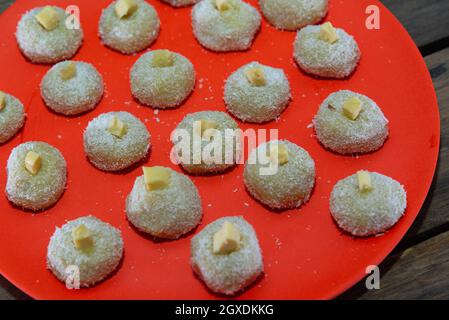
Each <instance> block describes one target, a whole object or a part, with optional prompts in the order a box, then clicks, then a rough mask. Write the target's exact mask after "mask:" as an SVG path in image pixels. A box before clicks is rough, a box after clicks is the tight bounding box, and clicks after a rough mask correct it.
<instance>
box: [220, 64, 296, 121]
mask: <svg viewBox="0 0 449 320" xmlns="http://www.w3.org/2000/svg"><path fill="white" fill-rule="evenodd" d="M254 68H260V69H262V70H263V74H264V79H265V84H264V85H263V86H254V85H252V84H251V83H250V82H249V81H248V78H247V76H246V71H247V70H252V69H254ZM290 98H291V94H290V83H289V81H288V79H287V77H286V75H285V73H284V70H282V69H278V68H272V67H269V66H265V65H262V64H260V63H259V62H251V63H249V64H247V65H244V66H242V67H240V68H239V69H238V70H237V71H235V72H234V73H232V74H231V75H230V76H229V78H228V79H227V80H226V83H225V89H224V100H225V103H226V107H227V109H228V111H229V112H230V113H232V114H233V115H234V116H235V117H236V118H238V119H240V120H242V121H245V122H254V123H263V122H268V121H271V120H274V119H276V118H278V117H279V116H280V115H281V113H282V112H283V111H284V110H285V108H286V107H287V106H288V104H289V102H290Z"/></svg>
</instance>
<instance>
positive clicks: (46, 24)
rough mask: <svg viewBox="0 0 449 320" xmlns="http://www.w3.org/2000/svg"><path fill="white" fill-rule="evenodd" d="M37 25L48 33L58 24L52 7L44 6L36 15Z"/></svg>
mask: <svg viewBox="0 0 449 320" xmlns="http://www.w3.org/2000/svg"><path fill="white" fill-rule="evenodd" d="M36 19H37V21H38V22H39V24H40V25H41V26H42V27H43V28H44V29H45V30H48V31H51V30H53V29H54V28H56V27H57V26H58V24H59V18H58V13H57V12H56V10H55V9H53V7H50V6H46V7H44V8H43V9H42V10H41V11H39V13H38V14H37V15H36Z"/></svg>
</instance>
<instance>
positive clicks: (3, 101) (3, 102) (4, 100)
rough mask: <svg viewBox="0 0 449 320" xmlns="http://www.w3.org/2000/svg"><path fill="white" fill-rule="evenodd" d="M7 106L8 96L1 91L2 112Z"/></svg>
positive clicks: (0, 105) (0, 107) (0, 103)
mask: <svg viewBox="0 0 449 320" xmlns="http://www.w3.org/2000/svg"><path fill="white" fill-rule="evenodd" d="M5 106H6V94H5V93H4V92H3V91H0V111H1V110H3V108H4V107H5Z"/></svg>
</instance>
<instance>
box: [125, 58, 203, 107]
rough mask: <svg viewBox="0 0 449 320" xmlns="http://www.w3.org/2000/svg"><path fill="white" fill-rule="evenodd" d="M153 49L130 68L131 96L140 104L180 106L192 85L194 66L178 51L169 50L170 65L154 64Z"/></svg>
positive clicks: (193, 82) (193, 83)
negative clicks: (171, 62) (171, 60)
mask: <svg viewBox="0 0 449 320" xmlns="http://www.w3.org/2000/svg"><path fill="white" fill-rule="evenodd" d="M156 52H160V51H159V50H153V51H149V52H147V53H145V54H144V55H142V56H141V57H140V58H139V59H138V60H137V61H136V63H135V64H134V65H133V67H132V68H131V72H130V81H131V91H132V94H133V96H134V97H135V98H136V99H138V100H139V101H140V102H141V103H142V104H144V105H148V106H151V107H153V108H160V109H165V108H175V107H177V106H179V105H180V104H181V103H182V102H183V101H184V100H186V99H187V97H188V96H189V95H190V93H191V92H192V91H193V88H194V86H195V77H196V75H195V69H194V67H193V65H192V63H191V62H190V61H189V60H188V59H187V58H186V57H184V56H182V55H180V54H179V53H175V52H171V55H172V58H173V64H172V65H171V66H166V67H163V68H161V67H154V66H153V59H154V56H155V54H156V55H157V53H156Z"/></svg>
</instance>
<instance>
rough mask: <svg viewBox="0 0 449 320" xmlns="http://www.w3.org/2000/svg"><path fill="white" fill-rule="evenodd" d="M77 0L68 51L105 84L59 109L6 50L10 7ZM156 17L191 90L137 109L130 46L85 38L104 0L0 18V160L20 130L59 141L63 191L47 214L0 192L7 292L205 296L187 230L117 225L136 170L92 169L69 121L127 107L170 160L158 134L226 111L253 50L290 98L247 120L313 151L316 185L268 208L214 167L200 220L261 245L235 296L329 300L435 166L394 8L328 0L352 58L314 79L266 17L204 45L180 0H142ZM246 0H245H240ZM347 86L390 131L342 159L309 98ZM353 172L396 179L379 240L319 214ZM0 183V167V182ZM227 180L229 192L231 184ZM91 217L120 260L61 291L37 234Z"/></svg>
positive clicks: (409, 51)
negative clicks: (346, 74) (235, 49)
mask: <svg viewBox="0 0 449 320" xmlns="http://www.w3.org/2000/svg"><path fill="white" fill-rule="evenodd" d="M74 2H76V3H77V4H78V6H79V7H80V9H81V20H82V25H83V28H84V32H85V41H84V44H83V46H82V48H81V50H80V51H79V53H78V54H77V55H76V57H75V58H74V59H76V60H83V61H88V62H91V63H93V64H94V65H95V66H96V67H97V68H98V69H99V71H100V72H101V73H102V74H103V76H104V79H105V83H106V87H107V90H106V94H105V97H104V99H103V100H102V102H101V103H100V105H99V106H98V107H97V108H96V109H95V110H94V111H93V112H90V113H88V114H85V115H83V116H81V117H77V118H65V117H62V116H58V115H55V114H53V113H51V112H49V111H48V109H47V108H46V107H45V106H44V104H43V102H42V100H41V97H40V93H39V83H40V80H41V78H42V76H43V75H44V74H45V72H46V71H47V70H48V69H49V66H39V65H33V64H31V63H29V62H27V61H26V60H25V58H24V57H23V56H22V55H21V54H20V52H19V49H18V47H17V44H16V41H15V38H14V32H15V28H16V24H17V21H18V20H19V17H20V16H21V15H22V14H23V13H24V12H25V11H26V10H29V9H31V8H33V7H35V6H38V5H46V4H56V5H59V6H65V5H69V4H73V3H74ZM150 2H151V4H152V5H154V6H155V8H156V10H157V11H158V13H159V16H160V18H161V21H162V29H161V34H160V36H159V38H158V40H157V42H156V43H155V44H154V45H153V46H152V49H155V48H168V49H171V50H174V51H177V52H180V53H181V54H183V55H185V56H186V57H188V58H189V59H190V60H191V61H192V62H193V64H194V65H195V68H196V71H197V85H196V89H195V91H194V93H193V95H192V96H191V97H190V98H189V100H188V101H187V102H186V103H185V105H183V106H182V107H181V108H179V109H177V110H171V111H160V112H159V114H157V115H156V114H154V113H153V109H150V108H147V107H143V106H140V105H139V104H138V103H137V102H135V101H134V100H133V98H132V96H131V92H130V87H129V78H128V74H129V69H130V67H131V66H132V64H133V63H134V62H135V61H136V59H137V58H138V56H123V55H121V54H118V53H116V52H113V51H111V50H109V49H107V48H105V47H103V46H102V45H101V43H100V41H99V39H98V38H97V23H98V18H99V16H100V13H101V10H102V8H104V7H106V6H107V5H108V4H109V3H110V0H96V1H92V0H78V1H73V0H68V1H66V0H60V1H47V0H27V1H25V0H19V1H17V2H16V3H15V4H13V5H12V7H11V8H10V9H8V10H7V11H6V12H5V13H4V14H2V15H1V16H0V70H1V74H2V77H1V80H0V88H1V90H4V91H6V92H8V93H11V94H13V95H14V96H16V97H18V98H19V99H20V100H21V101H22V102H23V103H24V104H25V108H26V111H27V114H28V118H27V122H26V125H25V127H24V129H23V130H22V131H21V132H20V134H18V135H17V136H16V137H15V138H14V139H13V140H11V141H9V142H8V143H6V144H4V145H2V146H0V163H1V164H2V165H3V166H5V165H6V160H7V158H8V156H9V153H10V151H11V149H12V148H13V147H15V146H17V145H18V144H19V143H22V142H25V141H29V140H42V141H46V142H48V143H50V144H52V145H54V146H56V147H57V148H58V149H60V150H61V151H62V153H63V154H64V156H65V158H66V160H67V163H68V175H69V176H68V185H67V191H66V192H65V194H64V195H63V197H62V198H61V200H60V201H59V202H58V203H57V204H56V206H54V207H53V208H51V209H50V210H48V211H45V212H42V213H39V214H36V215H31V214H30V213H27V212H23V211H21V210H19V209H16V208H14V207H12V206H11V205H10V204H9V202H8V201H7V199H6V198H5V197H1V198H0V225H1V232H0V271H1V273H2V274H3V275H4V276H5V277H7V278H8V279H9V280H10V281H11V282H13V283H14V284H15V285H16V286H18V287H19V288H20V289H22V290H23V291H25V292H26V293H28V294H29V295H31V296H32V297H34V298H39V299H49V298H53V299H94V298H95V299H117V298H133V299H174V298H181V299H213V298H219V297H218V296H216V295H214V294H212V293H211V292H210V291H208V290H207V288H206V287H205V286H204V285H203V283H202V282H201V281H199V280H198V279H197V278H196V277H195V276H194V275H193V273H192V270H191V268H190V265H189V254H190V250H189V243H190V239H191V237H192V235H189V236H188V237H184V238H182V239H180V240H178V241H169V242H153V241H152V240H150V239H147V238H145V237H142V236H141V235H139V234H137V233H136V232H135V231H133V230H132V229H131V228H130V225H129V224H128V222H127V220H126V217H125V213H124V209H125V197H126V196H127V194H128V193H129V192H130V190H131V187H132V184H133V181H134V179H135V178H136V177H137V176H139V175H140V174H141V169H140V168H136V169H133V170H132V171H130V172H127V173H124V174H111V173H104V172H101V171H99V170H97V169H95V168H94V167H93V166H91V165H90V164H89V163H88V162H87V160H86V158H85V155H84V152H83V147H82V132H83V129H84V128H85V127H86V125H87V123H88V121H89V120H91V119H92V118H94V117H96V116H98V115H99V114H100V113H103V112H107V111H112V110H126V111H129V112H131V113H133V114H135V115H136V116H138V117H139V118H140V119H142V120H145V123H146V125H147V126H148V128H149V130H150V132H151V134H152V143H153V151H152V154H151V158H150V159H149V161H148V164H149V165H156V164H157V165H159V164H162V165H166V166H169V167H172V168H175V169H176V170H178V171H179V170H180V169H179V168H178V167H177V166H176V165H173V164H172V163H171V162H170V160H169V152H170V148H171V144H170V143H169V140H168V138H169V134H170V132H171V130H172V129H173V128H174V127H175V126H176V124H177V123H178V122H179V121H180V120H181V119H182V118H183V117H184V116H185V115H186V114H187V113H190V112H195V111H200V110H222V111H225V107H224V103H223V100H222V94H223V81H224V80H225V79H226V78H227V77H228V75H229V74H230V73H231V72H232V71H234V70H235V69H236V68H238V67H240V66H241V65H243V64H245V63H248V62H250V61H253V60H258V61H260V62H261V63H264V64H268V65H272V66H276V67H280V68H283V69H284V70H285V72H286V74H287V76H288V78H289V80H290V83H291V85H292V94H293V101H292V103H291V104H290V106H289V107H288V109H287V110H286V111H285V112H284V113H283V114H282V116H281V119H280V121H278V122H273V123H270V124H267V125H263V126H255V125H247V124H245V125H243V124H241V123H240V125H241V127H242V128H243V129H246V128H279V135H280V138H282V139H289V140H291V141H293V142H295V143H297V144H299V145H301V146H302V147H304V148H305V149H306V150H308V151H309V152H310V154H311V155H312V157H313V158H314V159H315V161H316V166H317V180H316V187H315V190H314V193H313V195H312V198H311V200H310V202H309V203H308V204H307V205H305V206H304V207H303V208H301V209H299V210H292V211H288V212H284V213H281V214H279V213H273V212H270V211H268V210H266V209H265V208H263V207H262V206H261V205H259V204H258V203H257V202H255V201H254V200H253V199H252V198H251V197H250V196H249V195H248V193H247V192H245V189H244V186H243V181H242V171H243V166H239V167H238V168H236V169H235V170H233V171H232V172H229V173H227V174H225V175H219V176H215V177H194V178H193V180H194V182H195V184H196V185H197V186H198V188H199V190H200V193H201V196H202V200H203V206H204V218H203V221H202V224H201V226H200V227H199V228H198V229H197V230H196V231H195V233H196V232H198V231H199V230H201V229H202V228H203V227H204V226H205V225H206V224H208V223H210V222H212V221H214V220H215V219H217V218H219V217H222V216H226V215H243V216H244V217H245V218H246V219H247V220H248V221H249V222H250V223H251V224H252V225H253V226H254V227H255V229H256V231H257V234H258V236H259V240H260V244H261V247H262V249H263V255H264V263H265V276H264V278H263V279H261V280H260V281H258V282H257V283H256V284H255V285H254V286H252V287H251V288H250V289H249V290H247V291H246V292H244V293H243V294H241V295H240V296H238V298H242V299H299V298H319V299H324V298H332V297H335V296H336V295H338V294H339V293H341V292H343V291H344V290H346V289H348V288H349V287H351V286H352V285H353V284H355V283H356V282H357V281H358V280H360V279H361V278H362V277H363V276H364V275H365V268H366V267H367V266H368V265H372V264H379V263H380V262H381V261H382V259H384V258H385V257H386V256H387V255H388V254H389V252H390V251H391V250H392V249H393V248H394V247H395V245H396V244H397V243H398V242H399V240H400V239H401V238H402V237H403V235H404V234H405V232H406V231H407V229H408V228H409V227H410V225H411V224H412V223H413V220H414V219H415V217H416V215H417V214H418V212H419V210H420V208H421V206H422V204H423V201H424V199H425V197H426V195H427V192H428V189H429V186H430V184H431V181H432V177H433V174H434V170H435V166H436V161H437V156H438V149H439V140H440V122H439V113H438V106H437V102H436V97H435V92H434V90H433V86H432V81H431V79H430V77H429V73H428V71H427V68H426V65H425V63H424V61H423V59H422V58H421V56H420V54H419V52H418V50H417V48H416V47H415V45H414V43H413V41H412V40H411V39H410V37H409V36H408V34H407V33H406V31H405V30H404V29H403V27H402V26H401V25H400V24H399V22H398V21H397V20H396V19H395V18H394V16H393V15H392V14H391V13H390V12H389V11H388V10H387V9H385V7H383V6H382V4H380V3H379V2H378V1H374V0H369V1H368V0H363V1H352V0H339V1H331V5H330V10H329V16H328V18H327V19H328V20H330V21H332V22H333V23H334V25H336V26H338V27H342V28H344V29H346V30H347V31H348V32H349V33H351V34H353V35H354V36H355V38H356V39H357V41H358V43H359V46H360V49H361V51H362V60H361V63H360V66H359V68H358V69H357V71H356V72H355V74H354V75H353V76H352V77H351V78H350V79H349V80H343V81H342V80H318V79H313V78H311V77H309V76H306V75H305V74H303V73H301V72H300V71H299V70H298V68H297V67H296V65H295V64H294V62H293V59H292V51H293V49H292V43H293V39H294V37H295V33H293V32H281V31H277V30H275V29H274V28H273V27H271V26H269V25H268V24H267V23H266V22H265V21H264V22H263V24H262V30H261V32H260V33H259V35H258V36H257V38H256V40H255V42H254V45H253V46H252V48H251V50H250V51H248V52H244V53H228V54H216V53H213V52H209V51H206V50H204V49H203V48H202V47H200V45H199V44H198V43H197V42H196V40H195V39H194V37H193V34H192V29H191V27H190V8H183V9H174V8H171V7H169V6H167V5H164V4H162V3H161V2H159V1H155V0H152V1H150ZM250 2H251V3H252V4H254V5H256V1H255V0H251V1H250ZM373 3H375V4H376V5H377V6H378V7H379V8H380V15H381V16H380V17H381V28H380V30H368V29H367V28H366V27H365V19H366V17H367V14H366V13H365V9H366V7H367V6H368V5H370V4H373ZM341 89H351V90H354V91H358V92H361V93H364V94H366V95H368V96H370V97H371V98H373V99H374V100H375V101H376V102H377V103H378V104H379V105H380V106H381V108H382V110H383V111H384V113H385V115H386V116H387V117H388V119H389V120H390V124H391V126H390V128H391V134H390V138H389V139H388V140H387V142H386V144H385V146H384V147H383V148H382V149H381V150H379V151H378V152H375V153H373V154H370V155H364V156H360V157H357V158H356V157H345V156H339V155H335V154H333V153H331V152H328V151H326V150H324V149H323V148H322V147H321V146H320V145H319V143H318V141H317V140H316V138H315V137H314V131H313V129H312V128H311V127H310V126H309V124H310V123H311V121H312V118H313V116H314V114H315V112H316V111H317V108H318V106H319V104H320V102H321V101H322V100H323V99H324V98H326V97H327V96H328V95H329V94H330V93H331V92H334V91H336V90H341ZM360 169H368V170H374V171H378V172H381V173H384V174H386V175H389V176H391V177H393V178H395V179H397V180H398V181H400V182H401V183H403V184H404V185H405V188H406V189H407V193H408V208H407V211H406V214H405V216H404V218H402V219H401V221H400V222H399V223H398V224H397V225H396V226H395V227H394V228H393V229H391V230H390V231H388V232H387V233H386V234H385V235H383V236H381V237H373V238H369V239H354V238H352V237H350V236H348V235H345V234H343V233H342V232H341V231H340V230H339V229H338V228H337V227H336V225H335V224H334V222H333V220H332V218H331V215H330V213H329V209H328V208H329V193H330V192H331V190H332V187H333V185H334V184H335V183H336V182H337V181H338V180H340V179H342V178H344V177H346V176H347V175H350V174H352V173H354V172H355V171H357V170H360ZM5 183H6V174H5V170H1V171H0V187H1V188H4V187H5ZM235 189H237V192H233V191H235ZM86 214H93V215H95V216H97V217H99V218H100V219H102V220H104V221H107V222H109V223H111V224H112V225H114V226H116V227H118V228H120V229H121V230H122V232H123V237H124V241H125V257H124V259H123V263H122V265H121V266H120V269H119V270H118V271H117V272H116V273H115V274H114V275H113V276H111V277H110V278H109V279H108V280H107V281H104V282H103V283H101V284H100V285H98V286H96V287H94V288H90V289H82V290H75V291H70V290H67V289H66V288H65V286H64V284H62V283H60V282H59V281H58V280H56V278H55V277H53V275H52V274H51V273H50V272H49V271H48V270H46V268H45V256H46V248H47V244H48V240H49V238H50V236H51V234H52V233H53V231H54V229H55V226H61V225H62V224H64V223H65V222H66V221H67V220H71V219H74V218H77V217H79V216H82V215H86Z"/></svg>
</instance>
